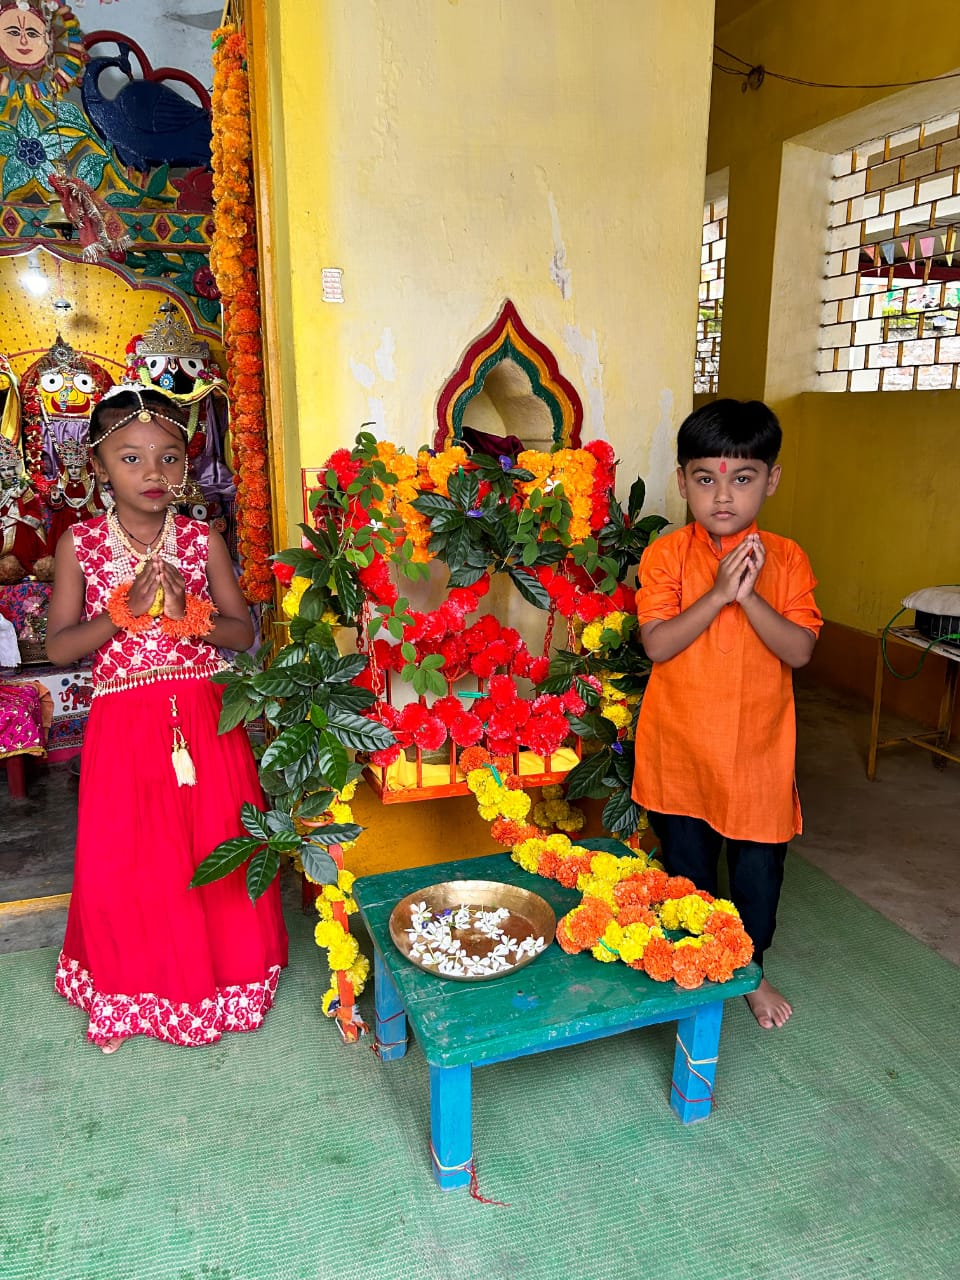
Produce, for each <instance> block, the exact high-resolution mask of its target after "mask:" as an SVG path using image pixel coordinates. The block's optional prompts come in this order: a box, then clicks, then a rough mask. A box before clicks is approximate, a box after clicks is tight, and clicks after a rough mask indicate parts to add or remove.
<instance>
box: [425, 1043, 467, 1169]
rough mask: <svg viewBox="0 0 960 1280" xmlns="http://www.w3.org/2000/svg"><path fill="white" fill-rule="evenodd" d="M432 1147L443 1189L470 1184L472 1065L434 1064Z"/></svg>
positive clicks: (431, 1068) (432, 1079) (431, 1078)
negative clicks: (445, 1065)
mask: <svg viewBox="0 0 960 1280" xmlns="http://www.w3.org/2000/svg"><path fill="white" fill-rule="evenodd" d="M430 1146H431V1153H430V1154H431V1156H432V1157H433V1174H434V1177H435V1178H436V1180H437V1183H438V1184H439V1186H440V1189H441V1190H442V1191H452V1190H453V1189H454V1188H455V1187H466V1186H468V1185H469V1183H470V1179H471V1177H472V1174H473V1085H472V1080H471V1068H470V1067H469V1066H467V1067H434V1066H431V1067H430Z"/></svg>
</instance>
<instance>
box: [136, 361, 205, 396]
mask: <svg viewBox="0 0 960 1280" xmlns="http://www.w3.org/2000/svg"><path fill="white" fill-rule="evenodd" d="M144 360H145V363H146V366H147V373H148V374H149V375H150V381H151V382H152V383H153V385H154V386H155V387H160V388H161V389H162V390H164V391H174V392H176V393H177V395H186V394H187V393H189V392H191V391H192V390H193V388H194V386H195V385H196V381H197V379H198V378H199V377H200V376H201V375H202V374H204V373H206V372H207V371H208V370H209V367H210V365H209V362H208V361H207V360H204V359H203V358H202V357H199V356H173V355H167V356H164V355H148V356H145V357H144Z"/></svg>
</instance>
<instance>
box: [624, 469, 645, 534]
mask: <svg viewBox="0 0 960 1280" xmlns="http://www.w3.org/2000/svg"><path fill="white" fill-rule="evenodd" d="M646 496H647V486H646V485H645V484H644V483H643V480H642V479H641V478H640V477H639V476H638V477H637V479H636V480H634V482H633V484H632V485H631V486H630V497H629V498H628V499H627V515H628V516H629V517H630V523H631V524H635V523H636V519H637V516H638V515H639V514H640V512H641V511H642V510H643V504H644V501H645V500H646Z"/></svg>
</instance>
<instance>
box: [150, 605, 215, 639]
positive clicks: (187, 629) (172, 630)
mask: <svg viewBox="0 0 960 1280" xmlns="http://www.w3.org/2000/svg"><path fill="white" fill-rule="evenodd" d="M215 612H216V609H215V607H214V604H213V601H212V600H202V599H201V598H200V596H192V595H189V594H188V595H187V601H186V609H185V610H184V614H183V617H182V618H168V617H167V616H166V614H164V616H163V617H162V618H161V619H160V630H161V631H162V632H163V634H164V635H165V636H171V637H172V638H174V639H178V640H186V639H189V638H194V637H196V638H199V637H200V636H205V635H208V634H209V633H210V632H211V631H212V630H213V615H214V613H215ZM151 621H152V619H151Z"/></svg>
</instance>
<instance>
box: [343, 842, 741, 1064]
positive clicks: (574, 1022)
mask: <svg viewBox="0 0 960 1280" xmlns="http://www.w3.org/2000/svg"><path fill="white" fill-rule="evenodd" d="M450 880H495V881H498V882H500V883H503V884H514V885H519V886H520V887H522V888H524V889H529V890H530V891H531V892H533V893H538V894H539V895H540V896H541V897H542V898H545V899H546V901H547V902H549V903H550V905H551V907H553V909H554V911H555V912H556V915H557V919H559V918H560V916H562V915H565V914H566V912H568V911H570V910H571V909H572V908H573V907H575V906H576V905H577V903H578V902H579V901H580V898H581V895H580V894H579V893H578V892H576V890H573V889H565V888H564V887H563V886H562V885H560V884H557V883H556V881H553V880H545V879H543V877H541V876H535V875H530V874H529V873H528V872H526V871H523V870H522V869H521V868H520V867H518V866H517V864H516V863H515V862H513V861H512V860H511V858H510V855H509V854H507V853H501V854H493V855H491V856H490V857H482V858H464V859H460V860H459V861H455V862H443V863H439V864H437V865H433V866H427V867H410V868H407V869H405V870H402V871H388V872H386V873H384V874H382V875H376V876H364V877H362V878H361V879H358V880H357V881H356V883H355V884H354V887H353V892H354V896H355V897H356V900H357V904H358V906H359V908H360V914H361V916H362V917H363V920H364V922H365V923H366V926H367V928H368V929H369V931H370V935H371V937H372V938H373V942H374V945H375V946H376V948H377V950H378V951H379V952H380V954H381V956H382V958H383V961H384V963H385V965H386V967H387V969H388V970H389V972H390V975H391V977H392V978H393V981H394V983H395V984H396V987H397V990H398V992H399V993H400V998H401V1000H402V1001H403V1004H404V1006H405V1009H406V1013H407V1017H408V1018H409V1020H410V1023H411V1026H412V1027H413V1030H414V1032H415V1034H416V1037H417V1040H418V1041H419V1043H420V1047H421V1048H422V1050H423V1054H424V1057H425V1058H426V1059H427V1061H428V1062H430V1063H433V1064H435V1065H440V1066H460V1065H465V1064H467V1063H472V1064H474V1065H479V1064H481V1063H483V1062H493V1061H497V1060H500V1059H503V1058H510V1057H517V1056H520V1055H522V1054H525V1053H534V1052H539V1051H540V1050H542V1049H545V1048H550V1047H553V1046H554V1045H560V1044H564V1043H575V1042H577V1041H579V1040H584V1039H590V1038H593V1037H596V1036H602V1035H610V1034H613V1033H614V1032H616V1031H618V1030H626V1029H628V1028H629V1027H631V1026H637V1025H642V1024H643V1023H653V1022H664V1021H668V1020H670V1019H672V1018H680V1017H683V1016H684V1013H685V1011H686V1010H690V1011H691V1012H692V1011H693V1010H694V1009H695V1008H696V1007H697V1006H698V1005H703V1004H710V1003H712V1002H713V1001H715V1000H725V999H729V998H730V997H732V996H737V995H742V994H744V993H745V992H747V991H753V990H754V989H755V988H756V987H757V986H758V985H759V982H760V970H759V968H758V967H757V965H755V964H749V965H747V966H746V967H745V968H743V969H738V970H737V972H736V973H735V974H734V976H733V977H732V978H731V979H730V981H729V982H724V983H719V984H718V983H713V982H705V983H704V984H703V985H702V986H701V987H697V988H696V989H695V990H694V991H684V990H683V989H682V988H680V987H678V986H677V985H676V983H673V982H654V980H653V979H652V978H649V977H648V976H647V975H646V974H645V973H638V972H637V971H636V970H635V969H630V968H628V966H627V965H625V964H620V963H619V962H614V963H612V964H602V963H600V961H598V960H594V958H593V957H592V956H591V955H590V953H589V952H585V953H583V954H581V955H576V956H570V955H567V954H566V953H565V952H563V951H561V949H560V948H559V947H558V946H557V944H556V943H552V944H551V945H550V946H549V947H548V948H547V950H546V951H544V952H542V953H541V954H540V955H539V956H538V957H537V958H536V959H535V960H534V961H532V962H531V963H530V964H528V965H526V966H525V967H524V968H522V969H518V970H517V971H516V972H515V973H512V974H505V975H504V976H503V977H500V978H488V979H485V980H484V981H482V982H458V981H457V980H456V979H452V978H442V977H439V976H438V975H436V974H432V973H425V972H424V971H423V970H422V969H419V968H418V967H417V966H416V965H414V964H412V963H411V962H410V961H409V960H408V959H407V958H406V957H405V956H403V955H402V954H401V953H400V952H399V951H398V950H397V948H396V946H395V945H394V943H393V941H392V940H391V938H390V928H389V922H390V913H391V911H392V910H393V908H394V907H395V906H396V904H397V903H398V902H399V901H400V899H401V898H404V897H406V895H407V894H408V893H413V892H414V891H415V890H417V889H426V888H429V886H430V885H434V884H442V883H444V882H446V881H450Z"/></svg>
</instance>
